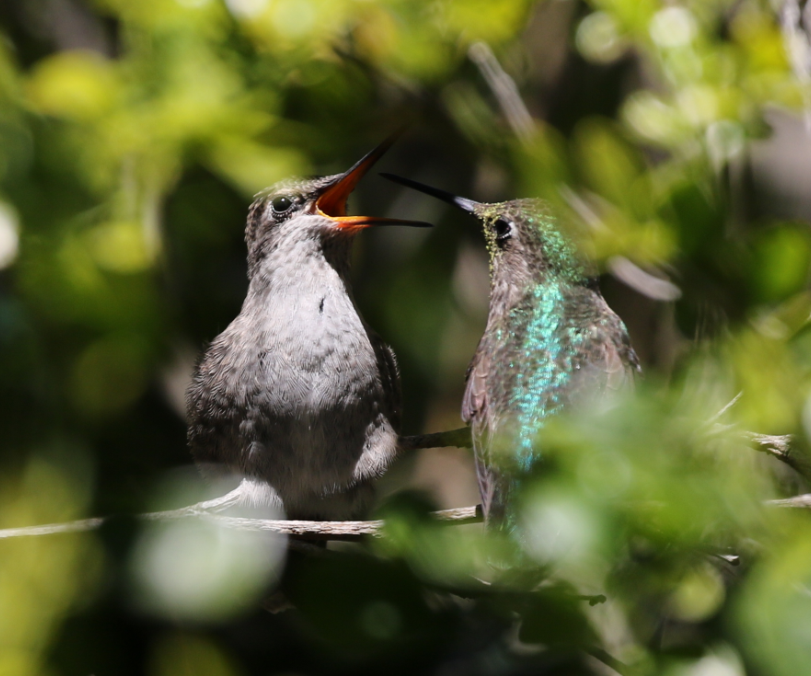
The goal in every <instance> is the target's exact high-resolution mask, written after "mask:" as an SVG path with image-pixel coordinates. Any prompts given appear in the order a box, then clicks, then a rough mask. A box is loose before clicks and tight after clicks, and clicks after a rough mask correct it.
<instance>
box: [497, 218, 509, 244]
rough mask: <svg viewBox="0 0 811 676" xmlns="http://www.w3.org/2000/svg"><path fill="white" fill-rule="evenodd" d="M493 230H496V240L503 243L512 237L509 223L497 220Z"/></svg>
mask: <svg viewBox="0 0 811 676" xmlns="http://www.w3.org/2000/svg"><path fill="white" fill-rule="evenodd" d="M494 228H495V230H496V239H497V240H500V241H503V240H505V239H509V238H510V237H511V236H512V231H513V226H512V223H510V222H509V221H504V220H501V219H499V220H497V221H496V222H495V224H494Z"/></svg>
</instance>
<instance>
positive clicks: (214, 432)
mask: <svg viewBox="0 0 811 676" xmlns="http://www.w3.org/2000/svg"><path fill="white" fill-rule="evenodd" d="M392 142H393V138H390V139H388V140H387V141H385V142H384V143H382V144H381V145H380V146H378V147H377V148H375V149H374V150H373V151H371V152H370V153H368V154H367V155H366V156H365V157H363V158H362V159H361V160H360V161H358V162H357V163H356V164H355V165H354V166H353V167H352V168H351V169H349V170H348V171H346V172H344V173H342V174H337V175H334V176H327V177H323V178H316V179H311V180H298V179H290V180H286V181H282V182H280V183H277V184H276V185H274V186H272V187H271V188H269V189H267V190H266V191H264V192H263V193H262V194H260V195H259V196H258V198H257V199H256V200H255V201H254V202H253V204H252V205H251V207H250V210H249V212H248V220H247V227H246V229H245V241H246V243H247V248H248V278H249V286H248V293H247V296H246V298H245V301H244V303H243V305H242V309H241V311H240V313H239V315H238V316H237V317H236V319H234V321H233V322H231V324H230V325H229V326H228V327H227V328H226V329H225V330H224V331H223V332H222V333H221V334H220V335H219V336H217V337H216V338H215V339H214V340H213V342H212V343H211V344H210V346H209V347H208V349H207V350H206V351H205V354H204V355H203V356H202V359H201V360H200V362H199V364H198V366H197V368H196V370H195V373H194V376H193V380H192V383H191V385H190V387H189V390H188V393H187V411H188V443H189V447H190V449H191V452H192V455H193V456H194V458H195V460H196V461H197V463H198V464H200V465H201V466H202V467H203V468H204V473H205V470H206V469H207V468H208V469H210V468H216V470H215V471H216V472H221V473H226V474H229V475H233V476H236V477H238V478H239V479H240V484H239V486H238V488H237V489H235V490H234V491H232V492H231V493H229V496H228V499H227V500H225V502H224V503H223V504H222V505H221V506H230V505H232V504H235V505H242V506H249V507H272V508H277V509H281V510H282V511H283V512H284V514H285V515H286V516H287V518H291V519H314V520H344V519H356V518H359V517H361V516H362V515H363V514H364V513H365V512H366V511H367V510H368V508H369V506H370V502H371V500H372V498H373V487H372V483H373V481H374V479H376V478H377V477H379V476H380V475H381V474H382V473H383V472H384V471H385V470H386V469H387V468H388V466H389V465H390V463H391V462H392V461H393V459H394V458H395V456H396V454H397V430H398V427H399V424H400V409H401V395H400V382H399V373H398V370H397V363H396V360H395V357H394V353H393V352H392V350H391V348H390V347H389V346H388V345H386V344H385V343H384V342H383V341H382V340H381V339H380V337H378V336H377V335H376V334H375V333H374V332H373V331H372V330H371V329H370V328H369V327H368V326H367V324H366V323H365V322H364V320H363V319H362V318H361V316H360V314H359V312H358V309H357V307H356V304H355V300H354V298H353V294H352V287H351V284H350V277H349V267H350V266H349V259H350V251H351V246H352V240H353V238H354V236H355V235H356V234H357V233H358V232H359V231H360V230H362V229H364V228H367V227H370V226H376V225H391V224H399V225H412V226H428V225H429V224H427V223H420V222H416V221H404V220H397V219H386V218H377V217H372V216H348V215H347V213H346V203H347V199H348V197H349V194H350V193H351V192H352V190H353V189H354V188H355V186H356V185H357V183H358V181H359V180H360V179H361V177H362V176H363V175H364V174H365V173H366V172H367V171H368V170H369V168H370V167H371V166H372V165H373V164H374V163H375V162H376V161H377V160H378V159H379V158H380V157H381V156H382V155H383V153H385V152H386V150H387V149H388V148H389V146H390V145H391V143H392Z"/></svg>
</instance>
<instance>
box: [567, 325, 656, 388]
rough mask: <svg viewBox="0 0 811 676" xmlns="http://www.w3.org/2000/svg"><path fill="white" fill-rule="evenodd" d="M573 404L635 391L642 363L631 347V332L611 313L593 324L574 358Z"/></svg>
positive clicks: (572, 364)
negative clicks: (636, 377) (624, 391)
mask: <svg viewBox="0 0 811 676" xmlns="http://www.w3.org/2000/svg"><path fill="white" fill-rule="evenodd" d="M571 368H572V372H573V373H575V374H576V375H575V376H574V377H573V378H572V382H571V385H570V393H569V396H568V397H567V399H568V400H569V401H570V403H579V402H582V401H583V400H584V399H591V400H594V399H595V398H598V399H599V398H605V397H609V398H610V397H611V395H612V394H613V393H617V392H621V391H623V390H627V389H628V388H632V387H633V384H634V374H635V373H638V372H639V371H640V367H639V359H638V358H637V356H636V353H635V352H634V350H633V348H632V347H631V343H630V339H629V337H628V331H627V330H626V328H625V325H624V324H623V323H622V320H621V319H620V318H619V317H618V316H617V315H616V314H614V312H612V311H611V310H609V311H608V313H607V314H606V315H604V316H603V318H602V320H601V321H600V322H595V323H594V324H592V325H591V326H590V327H589V329H588V333H587V335H586V336H585V338H584V340H582V341H581V342H580V343H579V346H578V349H577V350H576V351H575V353H574V355H573V357H572V363H571Z"/></svg>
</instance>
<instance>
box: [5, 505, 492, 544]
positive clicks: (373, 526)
mask: <svg viewBox="0 0 811 676" xmlns="http://www.w3.org/2000/svg"><path fill="white" fill-rule="evenodd" d="M211 505H214V508H215V509H216V508H221V507H222V500H221V499H219V500H210V501H208V502H200V503H197V504H195V505H189V506H188V507H182V508H180V509H172V510H167V511H164V512H150V513H147V514H140V515H138V516H139V518H141V519H144V520H147V521H170V520H175V519H183V518H190V517H196V518H203V519H206V520H207V521H211V522H213V523H216V524H218V525H220V526H223V527H225V528H232V529H234V530H247V531H265V532H268V533H279V534H281V535H289V536H291V537H294V538H300V539H302V540H358V539H361V538H363V537H365V536H374V537H379V536H380V535H381V531H382V529H383V525H384V522H383V521H382V520H376V521H290V520H284V519H250V518H243V517H233V516H223V515H221V514H216V513H215V512H214V510H213V509H211V508H210V506H211ZM432 516H433V517H434V518H435V519H437V520H438V521H443V522H446V523H448V524H451V525H462V524H467V523H478V522H480V521H481V520H482V516H481V507H480V506H478V505H476V506H472V507H459V508H456V509H443V510H439V511H437V512H433V514H432ZM109 520H110V517H98V518H94V519H82V520H80V521H70V522H68V523H53V524H47V525H43V526H29V527H27V528H7V529H4V530H0V539H2V538H13V537H27V536H34V535H53V534H57V533H77V532H82V531H91V530H96V529H97V528H99V527H101V525H102V524H104V523H106V522H107V521H109Z"/></svg>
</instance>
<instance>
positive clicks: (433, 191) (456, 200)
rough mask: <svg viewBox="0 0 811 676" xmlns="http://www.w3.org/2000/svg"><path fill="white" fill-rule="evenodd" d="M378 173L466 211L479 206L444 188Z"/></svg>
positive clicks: (469, 211) (471, 211) (477, 203)
mask: <svg viewBox="0 0 811 676" xmlns="http://www.w3.org/2000/svg"><path fill="white" fill-rule="evenodd" d="M380 175H381V176H382V177H383V178H387V179H388V180H390V181H394V182H395V183H399V184H400V185H404V186H406V187H408V188H412V189H414V190H419V191H420V192H424V193H426V194H427V195H431V196H432V197H436V198H437V199H440V200H442V201H443V202H447V203H448V204H453V205H454V206H456V207H459V208H460V209H462V211H467V212H468V213H474V212H475V209H476V207H478V206H479V202H474V201H473V200H469V199H467V197H457V196H456V195H453V194H451V193H449V192H446V191H445V190H440V189H439V188H432V187H431V186H429V185H425V184H424V183H418V182H417V181H412V180H411V179H410V178H403V177H402V176H397V175H395V174H388V173H381V174H380Z"/></svg>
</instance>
